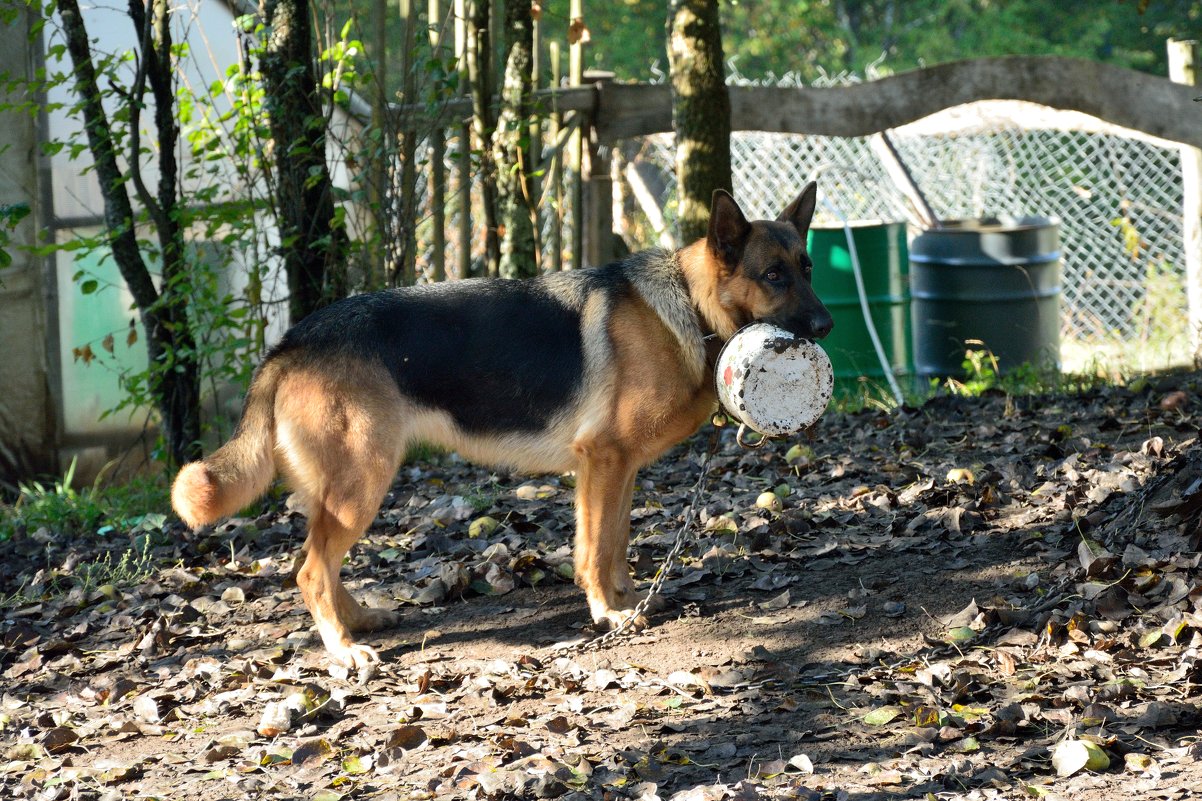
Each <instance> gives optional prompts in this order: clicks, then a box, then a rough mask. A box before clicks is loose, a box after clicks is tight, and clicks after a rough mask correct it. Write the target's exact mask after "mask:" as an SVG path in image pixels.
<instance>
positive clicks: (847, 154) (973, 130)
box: [418, 101, 1192, 371]
mask: <svg viewBox="0 0 1202 801" xmlns="http://www.w3.org/2000/svg"><path fill="white" fill-rule="evenodd" d="M889 136H890V138H891V141H892V143H893V144H894V146H895V148H896V151H897V153H898V154H899V156H900V157H901V159H902V161H903V162H904V163H905V164H906V166H907V167H908V169H909V172H910V174H911V175H912V177H913V179H914V181H915V183H916V184H917V185H918V186H919V188H920V189H921V190H922V192H923V194H924V195H925V196H926V198H927V200H928V202H929V203H930V205H931V207H932V209H933V210H934V212H935V213H936V215H938V216H939V217H940V218H942V219H957V218H967V217H979V216H986V215H1006V214H1009V215H1015V216H1026V215H1042V216H1047V217H1055V218H1057V219H1059V221H1060V235H1061V244H1062V255H1063V260H1062V279H1061V280H1062V296H1061V304H1060V310H1061V351H1062V352H1061V360H1062V362H1063V363H1064V365H1065V367H1066V369H1069V370H1073V371H1081V370H1104V369H1105V370H1110V369H1116V368H1117V369H1119V370H1151V369H1161V368H1164V367H1168V366H1174V365H1180V364H1187V363H1188V362H1189V361H1190V359H1191V357H1192V354H1191V352H1190V348H1189V336H1188V316H1187V310H1186V295H1185V288H1184V287H1185V276H1184V264H1185V260H1184V253H1183V241H1182V216H1181V215H1182V211H1181V209H1182V180H1181V168H1180V159H1179V150H1178V148H1177V146H1176V145H1174V144H1172V143H1169V142H1164V141H1160V140H1155V139H1152V138H1150V137H1147V136H1144V135H1142V134H1139V133H1137V132H1132V131H1126V130H1124V129H1118V128H1115V127H1114V126H1110V125H1107V124H1106V123H1103V122H1101V121H1099V120H1096V119H1094V118H1091V117H1087V116H1085V115H1081V114H1077V113H1073V112H1060V111H1055V110H1052V109H1047V108H1044V107H1041V106H1035V105H1033V104H1029V103H1019V102H1013V101H989V102H984V103H976V104H971V105H969V106H962V107H959V108H955V109H948V110H947V111H944V112H941V113H940V114H937V115H934V116H932V117H928V118H926V119H925V120H920V121H918V122H916V123H913V124H911V125H907V126H904V127H902V128H898V129H895V130H893V131H890V132H889ZM457 144H458V143H457V142H456V141H455V140H452V141H451V142H449V143H448V145H449V146H448V148H447V152H446V160H447V163H446V167H447V176H448V183H449V186H448V189H449V190H450V192H449V194H448V199H449V198H453V197H454V188H455V184H456V182H457V181H458V180H460V179H459V177H458V173H457V171H456V170H455V169H454V167H455V165H454V161H453V160H454V158H455V157H456V156H455V154H456V150H457ZM673 147H674V143H673V137H672V135H671V134H660V135H655V136H649V137H644V138H639V139H631V140H626V141H624V142H622V143H621V145H620V146H619V147H617V148H615V153H614V156H615V157H614V173H615V175H614V177H615V179H616V180H615V182H614V187H615V197H614V224H615V228H616V229H617V230H618V232H619V233H620V234H621V236H622V237H623V239H624V240H625V242H626V245H627V246H628V247H629V248H630V249H631V250H637V249H641V248H645V247H650V246H652V245H671V244H673V243H674V236H675V222H674V215H675V177H674V172H673V157H674V149H673ZM419 152H421V151H420V149H419ZM878 152H879V148H874V147H873V146H872V143H871V142H870V140H869V139H868V138H841V137H827V136H809V135H797V134H775V133H760V132H740V133H736V134H734V135H733V136H732V139H731V161H732V167H733V170H734V189H735V196H736V197H737V198H738V199H739V202H740V204H741V205H742V206H743V208H744V210H745V211H746V212H747V214H748V215H749V216H751V217H753V218H772V217H775V216H776V215H777V214H778V213H779V212H780V210H781V209H782V208H784V206H785V205H786V204H787V203H788V202H789V201H790V200H792V199H793V198H794V197H795V196H796V193H797V192H798V190H799V189H800V187H801V186H802V185H803V184H804V183H805V182H806V181H808V180H811V179H817V180H818V181H819V186H820V189H821V197H822V198H824V200H823V202H822V203H820V205H819V209H818V214H817V217H816V221H817V222H818V223H819V224H827V225H834V224H838V223H839V221H840V216H843V217H846V218H847V219H848V220H886V221H892V220H904V221H906V222H908V223H910V231H911V234H912V235H913V234H916V233H917V232H918V231H919V230H921V228H920V222H919V219H920V218H919V215H918V214H917V213H916V212H915V210H914V208H913V206H912V204H911V202H910V201H909V199H908V198H907V197H906V195H905V194H904V193H903V192H902V190H901V189H899V188H898V187H897V186H896V185H895V184H894V183H893V181H892V179H891V178H890V177H889V173H888V172H887V170H886V168H885V166H884V164H883V162H882V161H881V158H880V156H879V155H878ZM575 180H578V176H575V175H573V174H571V173H570V172H566V171H565V174H564V181H565V185H568V184H570V183H571V182H572V181H575ZM473 184H475V181H474V180H473ZM420 192H421V193H422V199H423V206H422V208H423V209H424V210H423V212H422V213H421V215H420V217H419V222H418V269H419V274H421V273H422V272H423V268H425V270H428V266H429V265H430V264H431V261H432V259H431V256H432V250H431V238H430V236H429V230H430V226H429V222H430V213H429V208H428V201H426V198H427V197H428V192H427V188H426V187H425V186H422V187H421V189H420ZM471 197H472V201H473V202H472V205H473V209H472V214H471V217H472V227H473V235H472V237H471V240H470V241H471V245H470V246H471V248H472V251H473V252H472V254H471V258H472V260H473V261H475V262H476V263H477V264H479V261H480V259H481V258H482V256H483V253H482V246H483V230H482V226H481V223H480V219H481V217H480V215H479V214H478V213H477V212H478V208H477V207H478V203H479V192H478V189H477V187H476V186H475V185H473V187H472V189H471ZM569 198H570V192H568V191H567V190H566V189H565V191H564V192H563V193H562V199H561V201H560V204H559V205H558V207H557V205H556V203H555V202H554V201H553V200H552V197H551V195H550V193H548V194H546V195H544V196H543V199H542V202H541V203H540V218H541V222H542V225H543V231H542V233H543V236H542V245H543V248H542V263H543V266H544V268H545V267H546V266H547V265H549V264H550V263H551V259H550V250H551V240H552V237H551V231H550V227H549V216H550V215H551V214H552V213H557V214H558V215H559V216H560V219H561V220H562V221H563V223H564V225H563V237H562V243H561V249H562V255H563V261H564V264H565V265H566V264H567V263H568V255H567V254H568V250H569V249H570V246H571V226H570V224H569V221H570V220H571V219H572V215H573V213H574V210H573V209H572V208H570V200H569ZM446 211H447V213H446V226H447V235H446V245H445V248H446V250H445V254H446V265H447V272H448V274H449V275H452V276H454V275H455V272H456V268H455V264H456V263H457V259H458V250H457V249H458V247H459V245H458V240H457V237H456V236H455V234H454V231H455V226H456V225H457V224H458V216H459V215H458V209H457V206H456V205H455V203H454V202H449V203H448V208H447V210H446ZM419 280H428V276H425V277H424V279H423V278H419Z"/></svg>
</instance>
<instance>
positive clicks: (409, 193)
mask: <svg viewBox="0 0 1202 801" xmlns="http://www.w3.org/2000/svg"><path fill="white" fill-rule="evenodd" d="M400 13H401V21H402V23H403V24H404V38H403V40H402V42H403V44H402V48H403V49H402V50H401V86H402V90H401V91H402V92H403V96H404V102H405V104H406V105H409V104H412V103H415V102H417V75H416V73H415V72H414V62H413V48H414V45H415V43H416V42H417V24H418V23H417V4H416V0H400ZM404 126H405V127H404V128H403V130H402V131H401V225H400V232H401V236H403V237H404V243H403V245H402V247H401V264H400V269H399V274H398V275H395V276H393V283H394V285H395V284H400V285H401V286H409V285H411V284H413V283H414V282H415V280H416V277H417V270H416V265H417V253H416V251H417V166H416V165H415V164H414V163H413V162H414V159H415V158H416V156H417V131H416V130H415V129H414V127H413V123H411V122H405V123H404Z"/></svg>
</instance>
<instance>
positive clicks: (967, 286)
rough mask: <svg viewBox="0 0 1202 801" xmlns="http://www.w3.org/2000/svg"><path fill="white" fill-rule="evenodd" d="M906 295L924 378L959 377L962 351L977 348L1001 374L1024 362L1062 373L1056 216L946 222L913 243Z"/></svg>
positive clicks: (916, 360)
mask: <svg viewBox="0 0 1202 801" xmlns="http://www.w3.org/2000/svg"><path fill="white" fill-rule="evenodd" d="M910 298H911V300H910V314H911V323H912V325H913V332H914V364H915V371H916V373H917V374H918V376H920V377H922V378H933V377H946V376H962V375H963V374H964V368H963V363H964V354H965V352H966V351H967V350H969V349H978V350H979V349H982V348H984V349H988V350H989V351H990V352H991V353H993V355H994V356H995V357H996V358H997V360H998V367H999V369H1000V370H1001V372H1003V373H1005V372H1007V371H1009V370H1013V369H1014V368H1016V367H1018V366H1019V365H1022V364H1024V363H1029V364H1034V365H1037V366H1040V367H1048V368H1053V369H1056V370H1059V369H1060V308H1059V307H1060V225H1059V221H1057V220H1054V219H1048V218H1046V217H1020V218H1014V217H1001V218H997V217H987V218H980V219H971V220H951V221H945V222H944V223H943V227H941V228H933V229H931V230H928V231H926V232H924V233H922V234H920V235H919V236H918V237H916V238H915V239H914V241H913V242H912V243H911V245H910ZM976 342H981V343H984V344H983V346H982V345H979V344H970V343H976Z"/></svg>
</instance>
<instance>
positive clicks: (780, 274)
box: [764, 267, 785, 284]
mask: <svg viewBox="0 0 1202 801" xmlns="http://www.w3.org/2000/svg"><path fill="white" fill-rule="evenodd" d="M764 280H765V281H767V282H768V283H770V284H779V283H782V282H783V281H784V280H785V274H784V271H783V270H779V269H777V268H775V267H773V268H772V269H770V270H768V272H766V273H764Z"/></svg>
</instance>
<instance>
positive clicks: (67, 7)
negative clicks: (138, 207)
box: [58, 0, 201, 464]
mask: <svg viewBox="0 0 1202 801" xmlns="http://www.w3.org/2000/svg"><path fill="white" fill-rule="evenodd" d="M139 9H141V7H140V6H139V5H137V4H135V3H132V2H131V5H130V13H131V17H133V18H134V20H135V24H137V23H138V14H137V12H138V10H139ZM58 10H59V18H60V19H61V20H62V23H63V32H64V34H65V35H66V40H67V51H68V52H69V53H70V55H71V61H72V64H73V66H74V77H75V86H74V90H75V93H76V96H77V97H78V98H79V99H80V104H81V109H82V112H83V119H84V130H85V132H86V133H87V137H88V149H89V150H90V151H91V154H92V160H93V162H94V166H95V170H96V177H97V178H98V180H99V184H100V191H101V195H102V197H103V198H104V221H105V230H106V232H107V234H108V239H109V246H110V248H111V249H112V253H113V260H114V261H115V262H116V264H117V269H118V270H119V271H120V273H121V277H122V278H123V279H124V280H125V284H126V286H127V287H128V288H129V291H130V294H131V295H132V296H133V299H134V304H135V305H136V306H137V308H138V313H139V315H140V317H141V320H142V325H143V327H144V328H145V330H146V348H147V352H148V356H149V361H150V366H149V373H150V380H149V382H148V386H149V390H150V393H151V396H152V397H153V398H154V401H155V405H156V406H157V408H158V410H159V414H160V415H161V416H162V428H163V436H164V439H165V440H166V442H167V449H168V453H169V455H170V457H171V459H172V460H173V461H174V462H175V463H176V464H183V463H184V462H188V461H192V460H193V459H196V458H199V457H200V455H201V453H200V380H199V366H198V364H197V355H196V346H195V342H194V341H193V339H192V331H191V325H190V321H189V320H188V312H187V301H188V294H189V293H188V289H187V286H186V283H187V282H186V281H180V280H177V279H178V270H179V269H180V268H181V265H182V259H183V239H182V233H181V232H180V230H179V224H178V217H177V216H176V214H175V208H176V199H177V195H176V192H177V186H176V179H175V164H174V160H173V154H174V151H175V145H176V142H175V138H178V128H177V127H176V125H175V115H174V105H173V92H172V87H171V79H170V74H171V69H172V66H171V60H170V58H169V54H170V52H171V41H170V35H169V34H168V33H164V31H166V30H167V27H168V26H167V24H166V18H165V14H166V4H165V3H163V4H161V5H160V6H159V7H158V8H157V9H156V13H159V14H162V15H164V16H163V17H162V18H161V19H160V20H158V21H159V22H161V24H159V25H157V26H155V30H156V31H157V34H150V33H149V31H150V29H148V28H147V27H146V25H147V23H146V21H145V11H144V9H141V11H142V22H141V24H138V30H139V32H140V33H142V32H146V33H147V34H149V35H145V36H143V37H142V41H143V44H144V45H146V44H147V43H153V44H151V46H150V47H147V49H146V50H145V51H144V52H143V53H142V59H143V66H142V69H144V70H146V73H145V74H146V75H147V77H150V80H151V88H152V92H153V93H154V96H155V102H156V104H157V108H156V123H157V125H158V134H159V136H160V142H159V145H160V147H159V148H158V149H159V152H160V154H162V153H164V152H168V153H171V154H172V157H168V159H167V161H166V162H163V163H161V165H160V169H161V170H162V174H161V177H160V184H159V199H160V201H163V200H164V199H165V200H166V201H167V202H166V203H163V202H160V203H158V204H156V203H155V202H154V200H153V198H151V203H149V204H148V207H149V210H150V213H151V215H152V217H153V218H154V220H155V223H156V228H157V229H158V235H159V240H160V244H161V245H162V248H163V254H162V255H163V261H164V274H163V287H162V291H161V292H160V291H159V290H158V289H156V288H155V285H154V281H153V279H152V278H151V275H150V270H149V269H148V267H147V265H146V262H145V260H144V259H143V258H142V253H141V251H140V250H139V248H138V241H137V232H136V231H135V230H134V211H133V206H132V204H131V203H130V199H129V194H128V190H127V189H126V186H127V185H128V181H127V176H126V175H125V174H124V173H123V172H122V170H121V167H120V165H119V164H118V162H117V153H116V148H115V145H114V143H113V137H112V132H111V128H110V125H109V120H108V116H107V114H106V113H105V110H104V106H103V104H102V103H101V92H100V88H99V86H98V83H97V75H96V67H95V63H94V62H93V59H92V51H91V46H90V44H89V38H88V32H87V29H86V27H85V26H84V22H83V17H82V16H81V14H80V12H79V4H78V2H77V1H76V0H60V2H59V4H58ZM151 47H155V48H157V50H155V49H151ZM151 76H153V77H151ZM130 100H131V103H132V104H133V105H137V104H139V103H140V102H141V98H140V97H131V98H130ZM134 116H135V120H136V115H134ZM136 127H137V126H136V125H133V126H131V128H136ZM173 137H175V138H173ZM134 172H135V173H136V167H135V168H134ZM137 183H139V184H140V179H139V180H138V181H137ZM143 191H144V187H143ZM172 271H175V272H172Z"/></svg>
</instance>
